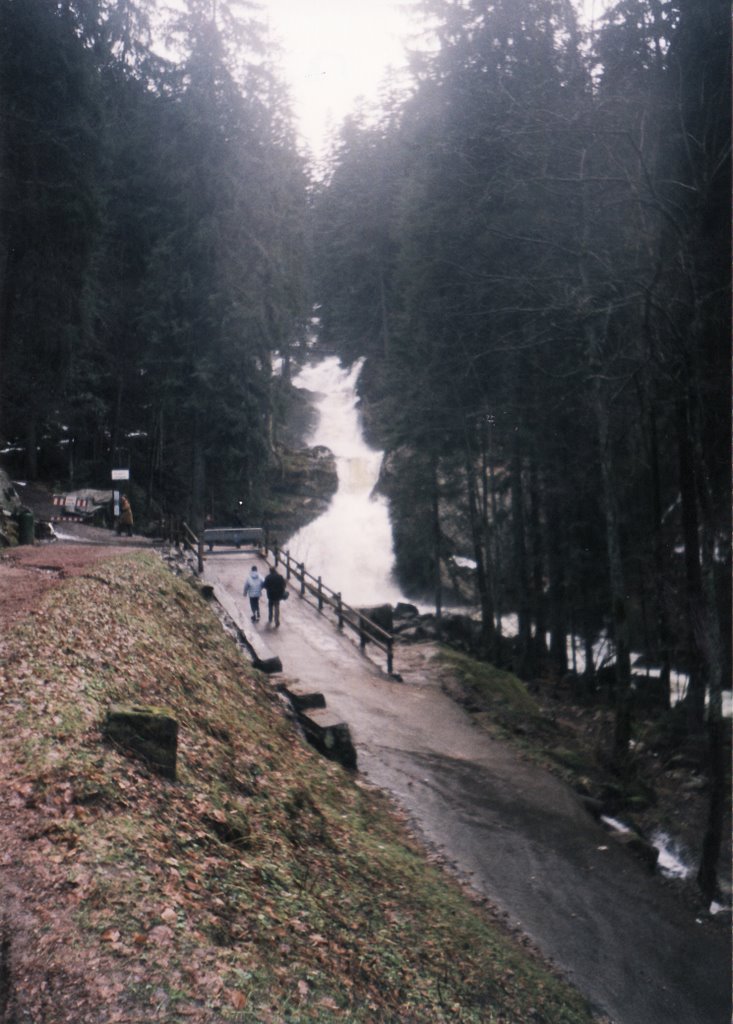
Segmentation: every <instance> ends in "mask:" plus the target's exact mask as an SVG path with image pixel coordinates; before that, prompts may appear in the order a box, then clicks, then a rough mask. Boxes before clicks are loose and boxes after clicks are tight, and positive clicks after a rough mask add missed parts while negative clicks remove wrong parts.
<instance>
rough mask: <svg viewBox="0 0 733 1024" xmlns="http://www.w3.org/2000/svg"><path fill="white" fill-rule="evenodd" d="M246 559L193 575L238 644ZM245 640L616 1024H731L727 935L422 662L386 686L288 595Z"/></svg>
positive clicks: (416, 655) (214, 562)
mask: <svg viewBox="0 0 733 1024" xmlns="http://www.w3.org/2000/svg"><path fill="white" fill-rule="evenodd" d="M254 561H255V559H254V558H253V556H252V554H251V553H242V552H227V551H221V552H220V551H215V552H214V553H213V554H209V555H208V556H207V561H206V577H207V579H208V580H209V581H211V582H214V583H215V584H218V585H219V586H223V587H224V588H225V589H226V591H227V592H228V594H229V595H230V597H234V598H235V600H236V602H237V606H238V608H240V609H241V612H242V614H241V618H240V620H239V621H240V625H242V626H243V627H245V628H246V629H247V630H251V629H252V628H253V627H252V626H251V623H250V621H249V609H248V607H247V608H245V599H244V598H243V597H242V596H241V592H242V583H243V580H244V577H245V575H246V573H247V572H248V571H249V568H250V566H251V564H253V563H254ZM258 561H259V564H260V567H261V568H264V563H263V561H262V560H261V559H260V560H258ZM264 608H266V605H265V603H264V602H263V610H264ZM263 613H264V617H265V618H266V611H264V612H263ZM257 631H258V633H259V635H260V636H261V638H262V639H263V640H264V643H265V644H267V646H268V647H269V648H270V650H271V651H272V652H273V653H274V654H277V655H279V657H280V659H281V661H282V664H283V675H285V676H288V677H289V678H290V679H299V680H301V682H302V684H303V687H304V689H307V690H317V691H319V692H321V693H323V694H324V696H325V697H326V701H327V706H328V708H329V709H330V710H331V711H333V712H335V713H336V714H337V715H338V716H339V717H340V718H341V719H342V720H343V721H346V722H347V723H348V724H349V727H350V729H351V733H352V737H353V739H354V743H355V745H356V748H357V754H358V759H359V770H360V772H361V773H362V774H363V775H364V776H366V777H367V778H368V779H369V781H370V782H372V783H374V784H375V785H377V786H379V787H380V788H382V789H384V790H386V791H388V792H389V793H391V794H393V796H394V797H396V799H397V801H398V802H399V803H400V804H401V805H402V806H403V807H404V809H405V810H406V811H407V812H408V814H409V815H410V816H411V817H412V818H413V820H414V821H415V822H416V824H417V825H418V827H419V828H420V830H421V831H422V832H423V833H424V835H425V837H426V838H427V839H428V840H429V841H430V842H431V843H433V844H434V845H435V846H436V847H438V848H439V850H440V851H441V853H442V854H443V855H444V856H445V857H446V858H447V859H448V860H449V861H450V862H452V863H454V864H455V865H456V867H457V868H458V870H459V872H460V873H461V874H462V875H465V876H467V877H468V878H470V881H471V883H472V885H473V886H474V888H475V889H476V890H478V891H479V892H480V893H482V894H483V895H485V896H487V897H488V898H489V899H490V900H491V901H492V902H493V903H494V904H495V905H497V906H498V907H499V908H500V909H502V910H503V911H505V912H506V913H507V915H508V919H509V922H510V923H511V924H513V925H516V926H518V927H520V928H521V929H522V930H523V931H524V932H526V933H527V934H528V935H529V936H531V938H532V939H533V940H534V942H535V943H536V945H537V946H538V947H539V948H540V949H541V950H542V952H543V953H544V954H545V955H546V956H547V957H548V958H549V959H550V960H552V961H553V962H554V963H555V964H556V965H557V966H558V967H559V968H561V970H562V971H563V972H564V973H565V974H566V976H567V977H568V978H569V980H570V981H571V982H572V983H573V984H574V985H575V986H576V987H577V988H578V989H579V990H580V991H581V992H582V993H583V994H584V995H585V996H586V997H587V998H588V999H589V1001H590V1002H591V1003H592V1004H593V1005H594V1006H595V1007H596V1008H598V1009H599V1010H600V1011H603V1012H605V1013H606V1014H608V1016H609V1017H610V1018H611V1020H612V1021H613V1022H614V1024H728V1022H729V1021H730V1011H731V998H730V991H731V989H730V971H729V966H730V943H729V941H728V936H727V935H726V934H725V933H724V932H723V930H721V929H720V928H718V927H713V926H711V925H710V924H709V923H703V922H698V921H696V919H695V915H694V913H693V912H692V910H691V909H689V908H688V907H687V906H686V905H685V904H683V902H682V901H681V900H680V899H679V898H678V897H677V896H675V895H674V894H673V893H672V892H671V891H670V888H669V886H668V885H667V884H665V883H664V882H663V881H662V880H661V879H660V878H659V877H657V876H652V875H650V874H649V873H648V872H647V871H646V869H645V868H644V867H643V865H642V864H641V862H639V861H637V860H636V859H635V858H634V857H633V856H632V855H631V854H630V853H628V851H626V850H624V849H623V848H621V847H620V846H619V845H617V844H616V843H615V842H614V841H613V840H612V839H611V838H610V837H609V836H608V835H607V833H606V832H605V830H603V828H602V827H601V826H600V825H598V823H596V822H595V821H594V820H593V819H592V818H591V817H590V816H589V815H588V814H587V813H586V811H585V810H583V809H582V807H581V806H580V804H579V802H578V800H577V798H576V797H575V795H574V794H573V793H572V791H571V790H570V789H569V788H568V787H567V786H565V785H564V784H562V783H561V782H560V781H558V780H557V779H555V778H554V777H553V776H551V775H549V774H547V773H545V772H543V771H541V770H540V769H538V768H536V767H533V766H531V765H529V764H527V763H525V762H523V761H521V760H520V759H519V758H518V757H517V756H516V755H515V754H514V752H513V751H512V750H511V748H509V747H508V746H507V745H505V744H502V743H500V742H497V741H495V740H492V739H491V738H490V737H488V736H486V734H485V733H483V732H481V731H480V730H479V729H477V728H476V726H475V725H474V724H473V722H472V721H471V719H470V718H469V716H468V715H467V714H466V713H465V712H464V711H463V710H462V709H461V708H460V707H458V706H457V705H456V704H455V703H454V702H453V701H451V700H450V699H449V698H448V697H447V696H446V695H445V694H443V693H442V691H441V690H440V689H439V687H438V686H437V685H436V684H435V683H434V682H431V678H430V671H429V665H428V663H427V658H428V656H429V649H428V648H426V649H425V651H424V652H423V651H422V650H421V649H419V648H412V649H410V650H409V651H408V652H406V654H405V655H404V659H403V661H402V663H401V660H400V648H398V649H397V653H396V658H395V662H396V663H395V668H396V671H398V672H400V673H401V674H402V676H403V680H404V681H403V682H396V681H395V680H393V679H391V678H389V677H387V676H386V675H385V673H384V671H383V670H382V668H380V667H379V665H377V664H375V663H373V662H372V661H371V660H370V659H369V658H366V657H364V656H363V655H362V654H361V653H360V652H359V650H358V648H357V647H356V646H355V645H354V644H353V643H352V642H351V641H350V640H349V639H348V638H347V637H345V636H343V635H341V634H339V633H338V632H337V631H336V630H335V629H334V627H333V626H332V625H331V623H330V622H329V621H327V620H326V619H325V618H324V617H319V615H318V613H317V612H316V611H315V610H314V609H313V608H312V607H310V606H309V605H307V604H306V603H305V602H304V601H301V600H300V599H299V597H298V596H297V594H296V593H291V596H290V599H289V600H288V601H287V602H285V603H283V605H282V626H281V628H280V630H278V631H275V630H270V629H269V627H268V626H267V625H266V624H265V623H264V622H263V623H260V624H259V625H258V626H257ZM421 659H423V660H424V662H425V663H424V664H421V663H420V662H421Z"/></svg>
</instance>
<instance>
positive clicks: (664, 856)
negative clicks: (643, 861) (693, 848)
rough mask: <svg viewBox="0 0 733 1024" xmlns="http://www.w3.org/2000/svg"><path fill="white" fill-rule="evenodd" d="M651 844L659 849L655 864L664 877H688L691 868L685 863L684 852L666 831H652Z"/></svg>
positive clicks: (691, 870)
mask: <svg viewBox="0 0 733 1024" xmlns="http://www.w3.org/2000/svg"><path fill="white" fill-rule="evenodd" d="M650 841H651V842H652V844H653V845H654V846H656V848H657V849H658V850H659V860H658V861H657V866H658V868H659V870H660V872H661V873H662V874H663V875H664V877H665V878H689V877H690V875H691V874H692V872H693V870H694V869H693V868H692V867H690V865H689V864H687V863H685V859H686V856H687V854H686V852H685V851H684V850H683V849H682V847H681V846H680V844H679V843H677V842H675V840H674V839H672V837H671V836H669V835H668V834H667V833H666V832H662V831H661V830H658V831H656V832H654V833H653V835H652V837H651V840H650Z"/></svg>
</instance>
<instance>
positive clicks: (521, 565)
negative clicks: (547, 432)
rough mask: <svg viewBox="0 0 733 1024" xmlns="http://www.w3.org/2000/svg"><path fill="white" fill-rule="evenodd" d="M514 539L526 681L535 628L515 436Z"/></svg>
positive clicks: (522, 665)
mask: <svg viewBox="0 0 733 1024" xmlns="http://www.w3.org/2000/svg"><path fill="white" fill-rule="evenodd" d="M511 465H512V471H511V472H512V539H513V545H512V546H513V549H514V575H515V583H516V588H517V620H518V637H517V638H518V641H519V665H518V667H517V671H518V674H519V675H520V676H522V677H526V676H527V675H528V673H529V672H530V671H531V661H532V651H531V647H532V624H531V618H530V602H529V585H528V582H527V545H526V538H525V531H524V480H523V476H522V473H523V467H522V455H521V452H520V448H519V439H518V437H517V435H516V434H515V437H514V449H513V452H512V463H511Z"/></svg>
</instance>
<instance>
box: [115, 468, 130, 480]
mask: <svg viewBox="0 0 733 1024" xmlns="http://www.w3.org/2000/svg"><path fill="white" fill-rule="evenodd" d="M112 479H113V480H129V479H130V470H129V469H113V470H112Z"/></svg>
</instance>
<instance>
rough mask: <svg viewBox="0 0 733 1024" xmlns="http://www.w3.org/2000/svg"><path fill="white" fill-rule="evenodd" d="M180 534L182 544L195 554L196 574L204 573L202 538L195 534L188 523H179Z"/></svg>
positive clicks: (201, 574)
mask: <svg viewBox="0 0 733 1024" xmlns="http://www.w3.org/2000/svg"><path fill="white" fill-rule="evenodd" d="M181 535H182V538H181V539H182V541H183V546H184V547H185V548H190V549H191V551H193V553H194V554H195V555H196V559H197V562H198V574H199V576H203V573H204V542H203V539H201V538H199V537H197V536H196V534H195V533H194V532H193V530H192V529H191V527H190V526H189V525H188V523H181Z"/></svg>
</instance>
